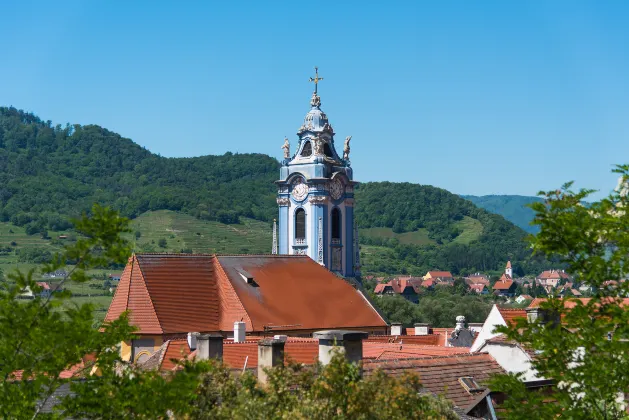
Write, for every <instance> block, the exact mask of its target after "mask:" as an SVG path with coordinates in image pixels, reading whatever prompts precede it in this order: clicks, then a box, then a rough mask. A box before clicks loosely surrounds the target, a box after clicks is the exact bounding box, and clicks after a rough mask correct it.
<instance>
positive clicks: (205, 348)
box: [194, 333, 223, 360]
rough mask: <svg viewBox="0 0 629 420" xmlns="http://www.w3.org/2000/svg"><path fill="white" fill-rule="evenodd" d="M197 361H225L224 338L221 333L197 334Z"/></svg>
mask: <svg viewBox="0 0 629 420" xmlns="http://www.w3.org/2000/svg"><path fill="white" fill-rule="evenodd" d="M194 337H195V339H196V350H197V356H196V360H208V359H218V360H222V359H223V336H222V334H219V333H209V334H203V333H195V335H194Z"/></svg>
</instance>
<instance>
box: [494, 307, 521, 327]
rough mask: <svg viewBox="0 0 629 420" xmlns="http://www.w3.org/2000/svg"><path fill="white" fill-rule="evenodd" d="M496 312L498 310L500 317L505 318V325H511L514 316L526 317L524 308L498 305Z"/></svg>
mask: <svg viewBox="0 0 629 420" xmlns="http://www.w3.org/2000/svg"><path fill="white" fill-rule="evenodd" d="M498 312H500V315H502V319H504V320H505V322H506V323H507V325H511V324H512V323H513V322H514V320H515V319H516V318H524V319H526V310H524V309H516V308H501V307H498Z"/></svg>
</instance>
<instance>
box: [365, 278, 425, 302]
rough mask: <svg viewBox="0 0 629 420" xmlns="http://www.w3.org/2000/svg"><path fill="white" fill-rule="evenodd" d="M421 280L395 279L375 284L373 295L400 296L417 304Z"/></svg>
mask: <svg viewBox="0 0 629 420" xmlns="http://www.w3.org/2000/svg"><path fill="white" fill-rule="evenodd" d="M421 283H422V279H421V278H413V277H410V276H409V277H397V278H395V279H392V280H390V281H389V282H387V283H380V284H377V285H376V287H375V289H374V291H373V292H374V293H375V294H376V295H378V296H383V295H396V294H397V295H401V296H402V297H404V298H405V299H407V300H409V301H411V302H413V303H417V302H418V301H419V292H420V285H421Z"/></svg>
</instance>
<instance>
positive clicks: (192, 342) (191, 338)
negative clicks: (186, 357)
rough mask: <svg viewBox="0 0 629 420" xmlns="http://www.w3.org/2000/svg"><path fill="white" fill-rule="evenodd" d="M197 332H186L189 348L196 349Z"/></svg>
mask: <svg viewBox="0 0 629 420" xmlns="http://www.w3.org/2000/svg"><path fill="white" fill-rule="evenodd" d="M198 334H199V333H198V332H189V333H188V347H190V350H196V348H197V335H198Z"/></svg>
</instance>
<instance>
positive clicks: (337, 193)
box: [330, 179, 345, 200]
mask: <svg viewBox="0 0 629 420" xmlns="http://www.w3.org/2000/svg"><path fill="white" fill-rule="evenodd" d="M344 189H345V188H344V187H343V183H342V182H341V181H340V180H338V179H335V180H334V181H332V182H331V183H330V195H331V196H332V198H333V199H335V200H338V199H339V198H341V196H342V195H343V190H344Z"/></svg>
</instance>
